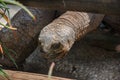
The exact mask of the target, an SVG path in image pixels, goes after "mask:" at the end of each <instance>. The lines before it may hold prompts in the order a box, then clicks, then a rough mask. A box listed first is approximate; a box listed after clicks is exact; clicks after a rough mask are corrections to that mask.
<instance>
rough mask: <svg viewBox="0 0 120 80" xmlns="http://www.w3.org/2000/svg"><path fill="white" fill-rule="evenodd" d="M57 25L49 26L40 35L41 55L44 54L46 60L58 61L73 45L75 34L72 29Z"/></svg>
mask: <svg viewBox="0 0 120 80" xmlns="http://www.w3.org/2000/svg"><path fill="white" fill-rule="evenodd" d="M59 25H60V24H59V23H58V25H57V26H54V25H52V24H50V25H48V26H46V27H45V28H44V29H43V30H42V31H41V33H40V34H41V35H40V36H39V43H40V48H41V51H42V52H43V53H46V54H45V57H46V58H49V59H54V58H57V59H58V58H61V57H63V56H65V55H66V53H67V52H68V51H69V50H70V48H71V46H72V45H73V43H74V40H75V32H74V31H73V29H72V28H70V27H67V26H64V25H63V26H59ZM51 27H55V28H51ZM54 29H55V30H54Z"/></svg>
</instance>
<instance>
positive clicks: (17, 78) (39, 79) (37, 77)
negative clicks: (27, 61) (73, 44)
mask: <svg viewBox="0 0 120 80" xmlns="http://www.w3.org/2000/svg"><path fill="white" fill-rule="evenodd" d="M5 72H6V73H7V74H8V75H9V77H10V78H11V79H12V80H49V79H48V76H47V75H43V74H36V73H29V72H21V71H11V70H5ZM0 80H6V79H3V78H2V77H0ZM51 80H73V79H67V78H61V77H51Z"/></svg>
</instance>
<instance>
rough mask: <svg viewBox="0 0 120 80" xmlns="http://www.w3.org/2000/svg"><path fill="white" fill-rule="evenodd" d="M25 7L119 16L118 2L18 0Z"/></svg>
mask: <svg viewBox="0 0 120 80" xmlns="http://www.w3.org/2000/svg"><path fill="white" fill-rule="evenodd" d="M18 1H20V2H21V3H23V4H25V5H26V6H32V7H39V8H47V9H61V10H73V11H82V12H93V13H103V14H115V15H120V0H18Z"/></svg>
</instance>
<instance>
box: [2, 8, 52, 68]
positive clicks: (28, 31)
mask: <svg viewBox="0 0 120 80" xmlns="http://www.w3.org/2000/svg"><path fill="white" fill-rule="evenodd" d="M29 10H30V11H31V12H32V13H33V15H34V16H35V17H36V21H34V20H33V19H32V18H31V17H30V16H29V15H28V14H27V13H26V12H25V11H24V10H20V11H19V12H18V13H17V14H16V15H15V16H14V17H13V18H12V20H11V22H12V26H13V27H15V28H17V30H15V31H11V30H9V29H6V28H3V29H2V30H1V31H0V40H1V41H2V42H3V44H5V45H6V47H7V48H9V49H12V50H14V51H15V52H16V54H17V55H15V54H13V53H12V52H11V51H10V54H11V56H12V57H13V59H14V60H15V61H16V63H18V65H21V63H22V62H23V61H24V60H25V58H26V57H28V56H29V54H31V52H33V51H34V49H35V48H36V47H37V44H38V43H37V42H38V35H39V33H40V30H41V29H42V28H43V27H44V26H46V25H47V24H48V23H50V22H51V21H52V20H53V19H54V11H46V10H40V9H37V8H30V7H29ZM10 13H12V12H10ZM4 53H5V54H6V52H4ZM1 57H2V56H1V55H0V64H2V65H4V66H10V67H11V66H14V65H13V62H12V61H11V60H10V58H9V57H8V56H7V55H5V56H4V59H2V58H1Z"/></svg>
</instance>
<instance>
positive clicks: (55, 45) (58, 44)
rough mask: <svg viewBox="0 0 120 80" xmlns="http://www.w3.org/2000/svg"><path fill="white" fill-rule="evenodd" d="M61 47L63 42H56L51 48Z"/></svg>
mask: <svg viewBox="0 0 120 80" xmlns="http://www.w3.org/2000/svg"><path fill="white" fill-rule="evenodd" d="M60 47H61V43H54V44H52V46H51V49H59V48H60Z"/></svg>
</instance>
